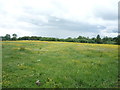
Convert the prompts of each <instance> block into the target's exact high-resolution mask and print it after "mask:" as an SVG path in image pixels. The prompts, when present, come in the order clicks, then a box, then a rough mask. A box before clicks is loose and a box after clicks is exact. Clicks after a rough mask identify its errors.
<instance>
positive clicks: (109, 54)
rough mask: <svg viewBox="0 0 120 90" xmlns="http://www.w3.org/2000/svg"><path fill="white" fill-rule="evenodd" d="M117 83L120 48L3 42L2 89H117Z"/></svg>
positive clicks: (39, 42)
mask: <svg viewBox="0 0 120 90" xmlns="http://www.w3.org/2000/svg"><path fill="white" fill-rule="evenodd" d="M36 80H40V83H41V85H40V86H37V85H36V84H35V82H36ZM117 81H118V45H110V44H88V43H72V42H50V41H4V42H2V87H3V88H115V87H116V86H117Z"/></svg>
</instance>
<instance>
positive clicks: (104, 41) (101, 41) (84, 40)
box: [0, 34, 120, 45]
mask: <svg viewBox="0 0 120 90" xmlns="http://www.w3.org/2000/svg"><path fill="white" fill-rule="evenodd" d="M0 38H2V40H3V41H6V40H39V41H62V42H80V43H98V44H119V45H120V35H118V36H117V37H113V38H112V37H107V36H106V37H103V38H101V37H100V35H97V36H96V37H93V38H89V37H84V36H78V37H77V38H71V37H68V38H65V39H60V38H53V37H41V36H39V37H38V36H23V37H17V34H12V36H11V35H10V34H6V35H5V36H0Z"/></svg>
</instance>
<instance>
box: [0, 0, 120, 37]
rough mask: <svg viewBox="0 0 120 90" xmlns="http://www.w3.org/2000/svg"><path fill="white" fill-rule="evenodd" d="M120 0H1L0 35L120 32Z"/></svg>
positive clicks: (113, 33)
mask: <svg viewBox="0 0 120 90" xmlns="http://www.w3.org/2000/svg"><path fill="white" fill-rule="evenodd" d="M118 1H119V0H0V36H3V35H5V34H11V35H12V34H13V33H16V34H17V35H18V36H19V37H20V36H45V37H58V38H67V37H78V36H79V35H80V36H86V37H87V36H89V37H95V36H96V35H97V34H100V35H101V36H102V37H103V36H111V37H115V36H117V35H118V22H117V21H118Z"/></svg>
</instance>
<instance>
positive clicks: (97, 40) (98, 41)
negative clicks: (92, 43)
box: [96, 35, 102, 44]
mask: <svg viewBox="0 0 120 90" xmlns="http://www.w3.org/2000/svg"><path fill="white" fill-rule="evenodd" d="M96 42H97V43H98V44H100V43H102V40H101V38H100V35H97V37H96Z"/></svg>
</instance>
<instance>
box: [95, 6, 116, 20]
mask: <svg viewBox="0 0 120 90" xmlns="http://www.w3.org/2000/svg"><path fill="white" fill-rule="evenodd" d="M94 14H95V16H96V17H98V18H102V19H104V20H117V19H118V14H117V10H116V11H112V10H109V9H106V8H105V7H104V8H102V7H101V8H97V9H96V10H95V11H94Z"/></svg>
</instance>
